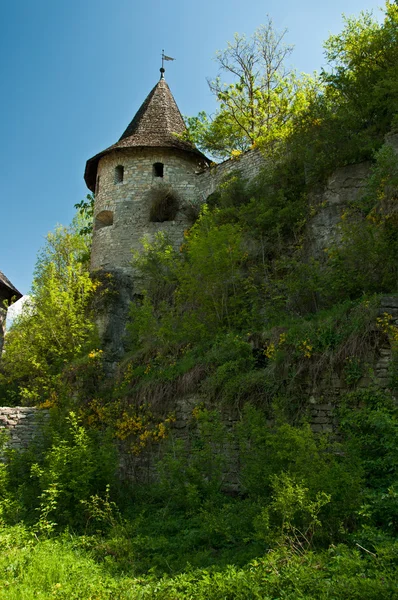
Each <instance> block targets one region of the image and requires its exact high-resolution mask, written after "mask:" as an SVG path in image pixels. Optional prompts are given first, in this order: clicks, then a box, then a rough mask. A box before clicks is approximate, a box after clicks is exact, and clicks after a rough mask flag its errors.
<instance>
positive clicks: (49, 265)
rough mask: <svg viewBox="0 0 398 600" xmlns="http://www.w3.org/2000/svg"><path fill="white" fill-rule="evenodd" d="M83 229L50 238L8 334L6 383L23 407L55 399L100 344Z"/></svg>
mask: <svg viewBox="0 0 398 600" xmlns="http://www.w3.org/2000/svg"><path fill="white" fill-rule="evenodd" d="M83 226H84V223H83V222H82V220H81V219H79V218H76V219H75V220H74V222H73V223H72V225H71V226H70V227H69V228H66V227H61V226H59V227H57V228H56V229H55V231H54V232H52V233H49V234H48V235H47V238H46V244H45V246H44V248H43V249H42V251H41V252H40V254H39V256H38V259H37V263H36V268H35V273H34V279H33V284H32V291H31V294H30V299H29V301H28V302H26V303H25V305H24V308H23V311H22V314H21V315H20V316H19V317H18V318H17V319H16V320H15V321H14V323H13V325H12V327H11V330H10V332H9V333H8V334H7V338H6V342H5V348H4V354H3V357H2V383H3V384H5V385H4V388H5V389H6V390H9V389H13V390H15V393H16V395H17V398H16V399H15V400H16V401H18V402H22V403H24V404H35V403H37V402H43V401H45V400H49V399H50V398H52V399H55V398H54V394H56V390H57V381H58V378H59V375H60V373H61V372H62V370H63V369H64V368H65V366H66V365H67V364H68V363H69V362H70V361H72V360H74V359H76V357H78V356H81V355H83V354H84V353H85V351H86V350H87V347H88V346H89V347H90V343H94V342H93V339H92V338H93V336H94V332H95V326H94V324H93V321H92V319H91V318H90V299H91V296H92V293H93V291H94V289H95V284H94V282H93V281H92V280H91V279H90V275H89V271H88V261H87V257H88V253H89V240H88V236H83V235H81V234H80V233H79V231H80V230H81V229H82V227H83ZM0 393H1V389H0ZM7 400H8V401H10V398H7Z"/></svg>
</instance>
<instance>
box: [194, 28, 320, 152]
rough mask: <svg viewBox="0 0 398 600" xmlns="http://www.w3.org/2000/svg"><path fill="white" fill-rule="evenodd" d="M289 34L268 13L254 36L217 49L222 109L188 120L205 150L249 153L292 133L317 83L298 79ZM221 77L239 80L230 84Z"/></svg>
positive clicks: (214, 84) (215, 84)
mask: <svg viewBox="0 0 398 600" xmlns="http://www.w3.org/2000/svg"><path fill="white" fill-rule="evenodd" d="M285 35H286V30H284V31H282V32H277V31H276V30H275V29H274V26H273V23H272V19H271V18H270V17H268V20H267V23H266V24H265V25H261V26H260V27H259V28H258V29H257V30H256V31H255V32H254V34H253V36H252V37H251V38H249V39H247V38H246V36H244V35H239V34H237V33H236V34H235V36H234V40H233V41H232V42H229V43H228V45H227V48H226V49H225V50H222V51H219V52H217V53H216V61H217V63H218V66H219V75H218V77H217V78H216V79H215V80H213V81H208V83H209V87H210V89H211V91H212V92H213V94H214V95H215V96H216V98H217V101H218V103H219V109H218V111H217V112H216V114H215V116H214V118H213V119H211V118H210V117H209V116H208V115H206V113H204V112H201V113H199V115H198V116H197V117H191V118H189V119H188V121H187V125H188V130H189V134H190V136H191V140H192V141H193V142H194V143H196V144H197V145H198V146H199V147H201V148H202V149H203V150H204V151H208V152H210V153H211V154H212V155H213V156H216V157H219V158H225V157H226V156H228V155H230V154H231V152H232V150H240V151H245V150H248V149H249V148H250V147H251V146H253V144H263V145H266V144H268V143H269V142H271V141H272V140H276V139H280V138H281V137H284V136H285V135H286V132H287V131H288V127H289V123H290V121H291V117H292V115H293V114H295V113H296V112H297V111H298V110H301V109H302V106H303V101H304V104H305V97H306V95H307V92H308V90H310V89H312V88H313V87H314V81H313V80H312V79H311V78H308V77H302V78H298V77H297V76H296V74H295V73H294V72H293V71H292V70H290V69H289V68H288V67H287V66H286V60H287V59H288V58H289V56H290V54H291V52H292V49H293V48H292V46H289V45H286V44H285V43H284V38H285ZM221 75H227V78H228V79H230V78H231V77H232V79H233V81H232V82H231V83H225V82H223V81H222V79H221Z"/></svg>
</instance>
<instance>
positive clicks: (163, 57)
mask: <svg viewBox="0 0 398 600" xmlns="http://www.w3.org/2000/svg"><path fill="white" fill-rule="evenodd" d="M165 60H175V58H171V56H166V55H165V53H164V50H162V67H161V69H160V73H161V75H160V79H164V72H165V68H164V61H165Z"/></svg>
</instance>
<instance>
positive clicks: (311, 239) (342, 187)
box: [306, 162, 371, 258]
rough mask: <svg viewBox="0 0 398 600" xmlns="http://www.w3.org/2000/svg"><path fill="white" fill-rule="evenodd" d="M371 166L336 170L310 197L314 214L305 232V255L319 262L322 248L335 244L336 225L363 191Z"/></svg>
mask: <svg viewBox="0 0 398 600" xmlns="http://www.w3.org/2000/svg"><path fill="white" fill-rule="evenodd" d="M370 169H371V164H370V163H368V162H366V163H360V164H356V165H347V166H346V167H341V168H340V169H337V170H336V171H335V172H334V173H333V174H332V175H331V176H330V177H329V178H328V180H327V182H326V185H325V186H324V187H322V188H320V189H317V190H314V191H313V192H312V193H311V194H310V196H309V203H310V206H311V207H313V208H314V209H315V211H316V213H315V215H314V216H313V217H312V219H311V220H310V221H309V223H308V226H307V232H306V240H307V241H306V243H307V253H308V255H309V256H311V257H313V258H322V256H324V250H325V248H328V247H330V245H331V244H332V243H333V242H336V241H337V240H338V235H339V231H338V224H339V222H340V221H341V216H342V214H343V213H344V211H345V209H346V208H347V206H348V204H349V202H352V201H354V200H356V199H357V198H358V197H360V195H361V194H363V192H364V190H365V185H366V180H367V178H368V177H369V174H370Z"/></svg>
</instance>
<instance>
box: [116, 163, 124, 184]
mask: <svg viewBox="0 0 398 600" xmlns="http://www.w3.org/2000/svg"><path fill="white" fill-rule="evenodd" d="M123 177H124V167H122V165H118V166H117V167H116V169H115V183H122V181H123Z"/></svg>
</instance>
